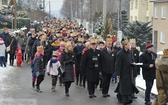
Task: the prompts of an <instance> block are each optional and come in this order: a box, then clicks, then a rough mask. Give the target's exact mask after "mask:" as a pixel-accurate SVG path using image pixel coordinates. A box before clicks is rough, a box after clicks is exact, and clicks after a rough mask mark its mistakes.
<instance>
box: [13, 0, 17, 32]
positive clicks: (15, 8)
mask: <svg viewBox="0 0 168 105" xmlns="http://www.w3.org/2000/svg"><path fill="white" fill-rule="evenodd" d="M13 3H14V29H17V4H16V0H13Z"/></svg>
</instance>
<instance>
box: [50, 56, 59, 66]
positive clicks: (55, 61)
mask: <svg viewBox="0 0 168 105" xmlns="http://www.w3.org/2000/svg"><path fill="white" fill-rule="evenodd" d="M57 62H58V59H55V60H54V59H52V58H51V59H50V67H51V68H53V65H52V64H53V63H57Z"/></svg>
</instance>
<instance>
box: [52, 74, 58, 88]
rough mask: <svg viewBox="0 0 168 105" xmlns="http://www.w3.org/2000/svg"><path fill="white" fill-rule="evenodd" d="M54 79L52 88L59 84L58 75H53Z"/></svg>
mask: <svg viewBox="0 0 168 105" xmlns="http://www.w3.org/2000/svg"><path fill="white" fill-rule="evenodd" d="M51 77H52V86H56V84H57V75H51Z"/></svg>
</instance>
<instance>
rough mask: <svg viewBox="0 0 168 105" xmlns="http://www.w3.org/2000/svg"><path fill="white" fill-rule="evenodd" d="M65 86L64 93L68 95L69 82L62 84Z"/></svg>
mask: <svg viewBox="0 0 168 105" xmlns="http://www.w3.org/2000/svg"><path fill="white" fill-rule="evenodd" d="M64 84H65V93H68V92H69V88H70V86H71V82H64Z"/></svg>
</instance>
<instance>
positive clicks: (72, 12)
mask: <svg viewBox="0 0 168 105" xmlns="http://www.w3.org/2000/svg"><path fill="white" fill-rule="evenodd" d="M70 2H71V20H72V19H73V10H72V0H71V1H70Z"/></svg>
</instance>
